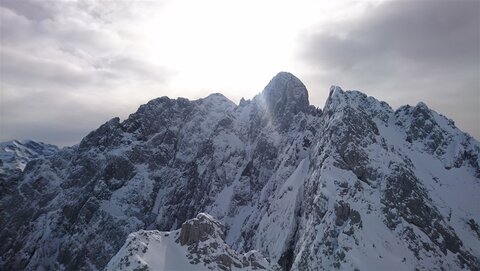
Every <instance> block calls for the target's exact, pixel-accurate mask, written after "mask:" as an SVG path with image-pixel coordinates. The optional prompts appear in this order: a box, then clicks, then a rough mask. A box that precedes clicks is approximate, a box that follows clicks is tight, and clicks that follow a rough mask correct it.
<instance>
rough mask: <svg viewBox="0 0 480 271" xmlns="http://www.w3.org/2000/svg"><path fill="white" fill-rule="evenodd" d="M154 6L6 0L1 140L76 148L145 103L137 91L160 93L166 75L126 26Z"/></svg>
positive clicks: (0, 12)
mask: <svg viewBox="0 0 480 271" xmlns="http://www.w3.org/2000/svg"><path fill="white" fill-rule="evenodd" d="M153 4H154V3H150V2H140V3H135V4H133V2H128V1H118V2H117V1H115V2H113V1H79V2H74V1H69V2H65V1H41V0H22V1H17V0H2V1H1V2H0V35H1V37H0V42H1V51H0V65H1V66H0V68H1V70H0V79H1V80H0V87H1V92H2V93H1V95H2V96H1V112H0V113H1V116H0V117H1V119H0V122H1V126H0V129H1V133H0V140H9V139H13V138H33V139H36V140H42V141H46V142H52V143H55V144H60V145H69V144H74V143H77V142H78V141H79V140H80V139H81V138H82V137H83V136H84V135H85V134H86V133H88V132H89V131H90V130H92V129H94V128H95V127H97V126H98V125H100V124H101V123H103V122H105V121H106V120H108V119H109V118H112V117H114V116H118V115H121V116H123V117H124V116H126V115H127V114H128V113H131V112H133V111H134V110H135V108H136V106H138V104H139V103H143V102H145V101H146V99H145V96H148V95H145V94H144V95H139V96H137V95H134V93H135V90H132V89H142V90H143V91H144V92H148V91H149V90H151V89H153V88H161V86H162V84H163V83H164V82H165V81H166V80H168V76H169V71H168V69H167V68H165V67H162V66H161V64H158V63H152V62H151V61H150V60H149V59H148V57H146V56H145V55H142V54H141V53H139V52H141V49H142V48H138V47H135V42H136V40H135V38H131V37H130V36H129V33H128V31H132V33H133V32H134V31H135V30H134V27H135V26H128V25H126V24H128V23H129V22H134V21H135V19H136V18H137V17H139V16H142V15H143V14H145V12H144V10H146V9H148V5H153ZM136 12H137V13H138V14H136ZM113 22H115V23H113ZM152 97H153V96H152Z"/></svg>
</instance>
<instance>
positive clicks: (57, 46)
mask: <svg viewBox="0 0 480 271" xmlns="http://www.w3.org/2000/svg"><path fill="white" fill-rule="evenodd" d="M0 46H1V48H0V49H1V50H0V65H1V67H0V68H1V69H0V90H1V96H0V98H1V100H0V103H1V104H0V118H1V119H0V141H5V140H10V139H13V138H17V139H23V138H31V139H35V140H40V141H44V142H48V143H54V144H58V145H61V146H65V145H71V144H75V143H77V142H79V140H80V139H81V138H82V137H83V136H85V135H86V134H87V133H88V132H89V131H91V130H93V129H95V128H96V127H98V126H99V125H100V124H102V123H103V122H105V121H107V120H108V119H110V118H112V117H114V116H120V117H121V118H122V119H123V118H125V117H127V116H128V114H130V113H132V112H134V111H135V110H136V108H138V106H139V105H140V104H142V103H145V102H147V101H148V100H150V99H152V98H155V97H159V96H165V95H166V96H169V97H179V96H181V97H187V98H189V99H196V98H200V97H204V96H207V95H208V94H209V93H212V92H221V93H223V94H224V95H225V96H227V97H228V98H230V99H231V100H233V101H234V102H238V101H239V100H240V98H241V97H245V98H247V99H248V98H251V97H253V96H254V95H255V94H257V93H258V92H260V91H261V90H262V89H263V87H264V86H265V85H266V84H267V83H268V81H269V80H270V79H271V78H272V77H273V76H274V75H275V74H276V73H277V72H279V71H289V72H292V73H294V74H295V75H296V76H298V77H299V78H300V79H301V80H302V81H303V82H304V83H305V85H306V86H307V88H308V89H309V94H310V102H311V103H312V104H314V105H316V106H320V107H323V104H324V103H325V99H326V96H327V94H328V90H329V87H330V85H333V84H335V85H340V86H342V87H343V88H344V89H357V90H361V91H363V92H365V93H367V94H368V95H371V96H374V97H377V98H378V99H381V100H384V101H386V102H388V103H389V104H390V105H392V107H394V108H397V107H398V106H400V105H403V104H411V105H415V104H417V103H418V102H419V101H424V102H425V103H427V105H429V106H430V107H431V108H432V109H434V110H436V111H438V112H441V113H442V114H444V115H446V116H448V117H450V118H452V119H454V120H455V122H456V124H457V126H459V127H460V128H461V129H463V130H464V131H466V132H468V133H470V134H472V135H473V136H475V137H476V138H477V139H480V1H478V0H458V1H454V0H452V1H447V0H423V1H421V0H419V1H413V0H393V1H388V0H368V1H367V0H363V1H358V0H357V1H330V0H325V1H321V0H312V1H308V0H295V1H293V0H292V1H282V0H261V1H259V0H256V1H255V0H242V1H233V0H232V1H225V0H203V1H194V0H192V1H187V0H176V1H173V0H170V1H168V0H167V1H135V0H122V1H113V0H111V1H107V0H104V1H100V0H78V1H75V0H65V1H62V0H0Z"/></svg>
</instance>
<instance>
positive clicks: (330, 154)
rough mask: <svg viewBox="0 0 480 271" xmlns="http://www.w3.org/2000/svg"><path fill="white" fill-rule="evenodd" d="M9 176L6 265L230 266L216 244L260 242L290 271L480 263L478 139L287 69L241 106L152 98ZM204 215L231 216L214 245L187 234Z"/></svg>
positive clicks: (235, 256) (233, 247) (215, 99)
mask: <svg viewBox="0 0 480 271" xmlns="http://www.w3.org/2000/svg"><path fill="white" fill-rule="evenodd" d="M14 178H16V179H15V181H14V182H13V183H14V184H15V187H13V188H12V189H11V190H10V191H9V193H6V195H5V196H2V197H1V198H0V208H1V210H3V211H2V212H1V213H0V229H1V232H0V253H1V255H2V256H1V259H0V269H7V270H23V269H26V270H36V269H39V268H40V269H42V268H43V269H56V270H101V269H103V268H105V267H107V266H108V268H113V269H116V268H117V267H119V266H121V265H122V264H125V263H126V262H125V261H127V260H128V262H130V263H131V264H132V266H136V267H139V268H150V269H152V270H155V267H156V266H158V265H156V263H158V264H166V263H167V261H170V260H171V261H172V262H170V263H172V264H177V263H178V264H185V265H188V264H190V261H185V257H187V259H188V258H189V257H192V259H198V262H197V264H200V265H202V267H199V269H201V268H204V267H205V268H208V267H209V266H210V267H212V268H220V269H221V267H220V266H225V265H218V262H215V261H214V260H213V258H212V257H210V256H211V255H220V254H222V253H223V254H225V253H227V251H228V253H229V255H231V257H230V260H231V261H232V262H237V263H239V264H240V262H242V264H243V259H244V257H247V258H248V255H251V254H248V253H247V254H245V253H246V252H247V251H251V250H256V251H258V253H255V255H254V256H253V257H254V258H255V259H256V260H255V261H256V262H258V263H265V261H267V262H270V263H271V264H272V265H275V264H278V265H279V266H280V267H281V268H282V269H283V270H325V269H327V270H330V269H341V270H355V269H357V270H385V269H388V270H413V269H420V270H423V269H427V270H442V269H446V270H459V269H462V268H463V269H466V270H479V269H480V227H479V225H478V224H479V223H480V208H478V206H480V198H479V197H478V196H477V195H478V194H479V193H480V143H479V142H478V141H477V140H475V139H474V138H472V137H471V136H469V135H468V134H465V133H463V132H462V131H460V130H459V129H458V128H456V127H455V125H454V123H453V121H451V120H449V119H447V118H445V117H444V116H442V115H440V114H438V113H436V112H434V111H433V110H430V109H429V108H428V107H427V106H426V105H425V104H423V103H419V104H418V105H416V106H414V107H411V106H403V107H401V108H399V109H397V110H395V111H394V110H392V108H391V107H390V106H389V105H388V104H386V103H385V102H381V101H378V100H376V99H375V98H372V97H367V96H366V95H365V94H363V93H360V92H358V91H343V90H342V89H340V88H339V87H332V88H331V91H330V95H329V97H328V99H327V101H326V104H325V107H324V108H323V110H320V109H317V108H315V107H314V106H311V105H310V104H309V102H308V92H307V90H306V88H305V86H304V85H303V83H302V82H300V80H298V79H297V78H296V77H295V76H293V75H291V74H289V73H285V72H282V73H279V74H278V75H277V76H275V77H274V78H273V79H272V80H271V81H270V83H269V84H268V85H267V86H266V87H265V89H264V91H263V92H262V93H260V94H258V95H257V96H255V97H254V98H253V99H252V100H242V101H241V102H240V104H239V105H236V104H234V103H233V102H231V101H229V100H228V99H227V98H225V97H224V96H222V95H221V94H212V95H210V96H208V97H206V98H204V99H199V100H195V101H190V100H187V99H183V98H179V99H176V100H173V99H169V98H167V97H161V98H158V99H154V100H152V101H150V102H148V103H147V104H145V105H142V106H140V108H139V109H138V110H137V112H135V113H133V114H131V115H130V116H129V117H128V118H127V119H126V120H124V121H123V122H120V120H119V119H118V118H114V119H112V120H110V121H108V122H107V123H105V124H104V125H102V126H100V127H99V128H98V129H97V130H95V131H92V132H91V133H90V134H88V135H87V136H86V137H85V138H84V139H82V141H81V142H80V143H79V144H78V145H76V146H73V147H71V148H64V149H62V150H60V151H59V152H58V153H57V154H55V155H54V156H52V157H48V158H42V159H37V160H34V161H32V162H30V163H29V164H28V166H27V167H26V168H25V170H24V171H23V172H22V173H21V174H20V175H18V176H16V177H14ZM199 213H208V214H210V215H211V216H212V219H210V218H209V219H207V220H208V221H209V224H212V223H213V224H215V225H217V224H218V225H224V227H225V228H224V231H223V230H222V232H223V233H224V235H225V236H224V239H223V238H218V235H214V236H211V239H209V238H207V239H205V240H202V241H201V242H200V243H198V244H197V243H195V244H196V245H199V244H200V245H199V246H201V247H202V248H205V249H206V250H207V251H209V252H210V253H208V255H209V257H206V258H205V257H203V256H198V255H194V254H195V253H194V252H192V251H191V250H189V247H188V245H187V246H185V245H182V244H183V243H182V242H180V243H179V242H178V236H180V235H181V231H182V229H183V227H184V225H189V223H193V222H192V221H195V219H194V220H190V219H192V218H196V217H197V215H198V214H199ZM201 217H202V216H200V217H197V220H198V219H200V218H201ZM205 217H209V216H206V215H205ZM215 220H218V221H219V222H212V221H215ZM210 222H211V223H210ZM185 223H186V224H185ZM219 227H220V226H219ZM222 227H223V226H222ZM201 228H202V227H201ZM207 228H208V227H207ZM179 229H180V230H179ZM202 229H203V230H205V231H206V232H209V230H208V229H205V228H202ZM165 234H168V235H169V236H165ZM199 234H200V235H202V234H201V233H199ZM207 236H210V235H208V234H207ZM133 239H135V240H133ZM213 244H216V245H213ZM166 247H168V248H169V251H172V253H177V254H175V255H178V257H173V258H175V260H173V258H165V257H166V256H162V251H164V250H163V249H165V248H166ZM145 248H146V250H145V251H143V250H144V249H145ZM157 250H158V251H157ZM230 252H231V253H230ZM130 253H131V254H132V255H130ZM217 253H220V254H217ZM114 255H116V256H115V257H114ZM163 255H166V254H165V253H163ZM261 255H263V256H261ZM127 256H128V257H127ZM112 257H113V258H112ZM125 257H126V258H125ZM162 257H163V258H162ZM262 257H265V259H263V260H262ZM124 258H125V259H126V260H125V261H124V262H123V263H122V259H124ZM137 259H138V261H140V263H138V262H135V261H136V260H137ZM177 259H178V262H176V260H177ZM205 259H207V262H209V263H208V264H207V263H206V262H205V261H204V260H205ZM152 260H153V261H154V262H152ZM189 260H191V259H189ZM209 264H210V265H209ZM261 265H262V266H263V267H266V265H264V264H261ZM145 266H146V267H145ZM182 266H183V265H182ZM233 266H236V265H233ZM123 267H126V266H123ZM243 267H246V265H243V266H242V267H239V268H243ZM267 269H268V268H267ZM127 270H128V268H127Z"/></svg>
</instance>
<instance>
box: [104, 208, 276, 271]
mask: <svg viewBox="0 0 480 271" xmlns="http://www.w3.org/2000/svg"><path fill="white" fill-rule="evenodd" d="M224 239H225V233H224V229H223V226H222V225H221V224H220V222H218V221H216V220H215V219H213V218H212V217H211V216H210V215H208V214H204V213H200V214H198V215H197V217H196V218H193V219H190V220H188V221H186V222H185V223H183V224H182V227H181V229H178V230H175V231H170V232H160V231H157V230H152V231H145V230H141V231H138V232H134V233H131V234H130V235H129V236H128V238H127V241H126V242H125V244H124V245H123V247H122V248H121V249H120V251H119V252H118V253H117V254H116V255H115V256H114V257H113V258H112V259H111V260H110V262H109V263H108V265H107V267H106V271H107V270H112V271H113V270H124V271H127V270H132V271H133V270H170V271H189V270H192V271H194V270H195V271H201V270H205V271H207V270H218V271H223V270H246V271H250V270H280V267H279V266H277V265H275V264H270V263H269V262H268V261H267V260H266V259H265V258H263V257H262V256H261V254H260V253H259V252H257V251H249V252H247V253H244V254H239V253H238V252H236V251H234V250H232V249H231V248H230V247H229V246H228V245H227V244H226V243H225V241H224Z"/></svg>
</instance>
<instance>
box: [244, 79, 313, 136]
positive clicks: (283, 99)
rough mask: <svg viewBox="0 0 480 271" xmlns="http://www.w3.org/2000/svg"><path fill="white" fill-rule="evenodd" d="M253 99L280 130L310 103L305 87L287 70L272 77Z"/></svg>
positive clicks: (306, 109)
mask: <svg viewBox="0 0 480 271" xmlns="http://www.w3.org/2000/svg"><path fill="white" fill-rule="evenodd" d="M254 101H256V103H257V104H259V105H260V106H262V107H264V108H265V109H266V111H267V114H268V115H269V116H271V118H272V120H274V121H276V122H277V123H279V124H280V129H282V130H283V129H286V128H287V127H288V125H289V123H290V121H291V120H292V118H293V116H295V115H296V114H298V113H300V112H306V111H308V109H309V105H310V103H309V101H308V91H307V88H306V87H305V85H304V84H303V83H302V82H301V81H300V79H298V78H297V77H295V76H294V75H293V74H291V73H288V72H280V73H278V74H277V75H276V76H275V77H273V78H272V80H270V82H269V83H268V85H267V86H266V87H265V89H264V90H263V91H262V93H260V94H258V95H257V96H255V98H254Z"/></svg>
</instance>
